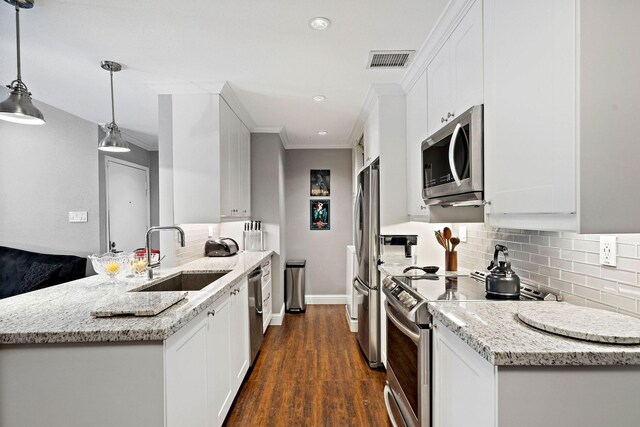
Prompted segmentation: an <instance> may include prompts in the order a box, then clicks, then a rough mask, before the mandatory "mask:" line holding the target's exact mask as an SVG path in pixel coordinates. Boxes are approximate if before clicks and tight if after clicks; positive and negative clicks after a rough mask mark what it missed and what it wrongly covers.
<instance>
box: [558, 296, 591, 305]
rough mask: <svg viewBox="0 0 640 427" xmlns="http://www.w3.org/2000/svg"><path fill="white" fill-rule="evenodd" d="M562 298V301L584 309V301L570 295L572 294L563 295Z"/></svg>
mask: <svg viewBox="0 0 640 427" xmlns="http://www.w3.org/2000/svg"><path fill="white" fill-rule="evenodd" d="M562 298H563V299H564V301H566V302H568V303H571V304H573V305H579V306H582V307H584V305H585V303H586V300H585V299H584V298H581V297H579V296H576V295H572V294H563V295H562Z"/></svg>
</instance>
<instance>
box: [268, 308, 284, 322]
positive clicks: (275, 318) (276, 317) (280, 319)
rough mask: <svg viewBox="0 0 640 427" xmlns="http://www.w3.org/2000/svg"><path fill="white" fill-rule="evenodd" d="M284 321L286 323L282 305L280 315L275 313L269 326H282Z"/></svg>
mask: <svg viewBox="0 0 640 427" xmlns="http://www.w3.org/2000/svg"><path fill="white" fill-rule="evenodd" d="M283 321H284V304H282V308H280V312H279V313H273V316H272V317H271V322H269V324H270V325H275V326H280V325H282V322H283Z"/></svg>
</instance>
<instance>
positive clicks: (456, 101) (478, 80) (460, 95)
mask: <svg viewBox="0 0 640 427" xmlns="http://www.w3.org/2000/svg"><path fill="white" fill-rule="evenodd" d="M449 51H450V54H451V79H452V81H451V91H452V93H451V98H452V101H453V102H452V106H451V108H452V111H451V112H452V113H453V114H454V115H455V116H457V115H459V114H460V113H463V112H465V111H466V110H468V109H469V108H471V107H472V106H474V105H480V104H482V102H483V73H482V68H483V64H482V58H483V56H482V1H481V0H477V1H476V2H475V3H474V4H473V6H471V9H469V11H468V12H467V14H466V15H465V17H464V18H463V19H462V21H460V23H459V24H458V26H457V27H456V29H455V30H454V31H453V33H452V34H451V37H450V38H449Z"/></svg>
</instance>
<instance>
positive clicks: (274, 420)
mask: <svg viewBox="0 0 640 427" xmlns="http://www.w3.org/2000/svg"><path fill="white" fill-rule="evenodd" d="M385 378H386V377H385V373H384V371H382V370H373V369H370V368H369V366H368V364H367V362H366V360H365V358H364V356H363V355H362V353H361V352H360V349H359V348H358V343H357V342H356V339H355V337H354V335H353V333H352V332H351V331H350V330H349V326H348V324H347V320H346V317H345V308H344V306H343V305H308V306H307V312H306V313H305V314H287V315H286V316H285V321H284V324H283V325H282V326H270V327H269V329H268V330H267V334H266V335H265V339H264V342H263V343H262V349H261V352H260V354H259V355H258V359H257V360H256V364H255V366H254V367H253V371H252V372H251V373H250V375H249V377H248V378H247V379H246V380H245V383H244V385H243V386H242V389H241V390H240V393H239V394H238V396H237V398H236V401H235V403H234V405H233V407H232V408H231V411H230V413H229V416H228V417H227V421H226V423H225V425H227V426H229V427H232V426H242V427H245V426H354V427H356V426H386V427H388V426H390V425H391V424H390V423H389V420H388V417H387V411H386V408H385V404H384V397H383V393H382V390H383V388H384V384H385Z"/></svg>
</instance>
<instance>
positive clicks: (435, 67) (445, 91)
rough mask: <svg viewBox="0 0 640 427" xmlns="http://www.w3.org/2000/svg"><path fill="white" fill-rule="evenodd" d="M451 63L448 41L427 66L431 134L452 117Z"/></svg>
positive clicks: (429, 127)
mask: <svg viewBox="0 0 640 427" xmlns="http://www.w3.org/2000/svg"><path fill="white" fill-rule="evenodd" d="M451 105H452V103H451V64H450V54H449V42H448V41H447V42H446V43H445V44H444V46H442V48H441V49H440V51H439V52H438V54H437V55H436V56H435V57H434V58H433V60H432V61H431V63H430V64H429V66H428V67H427V115H428V116H427V117H428V119H427V126H428V130H429V132H428V133H429V135H431V134H433V133H434V132H435V131H437V130H438V129H440V128H441V127H442V126H444V125H445V124H446V122H447V121H448V120H449V119H450V117H448V116H447V115H448V114H452V111H451V110H452V108H451Z"/></svg>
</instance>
